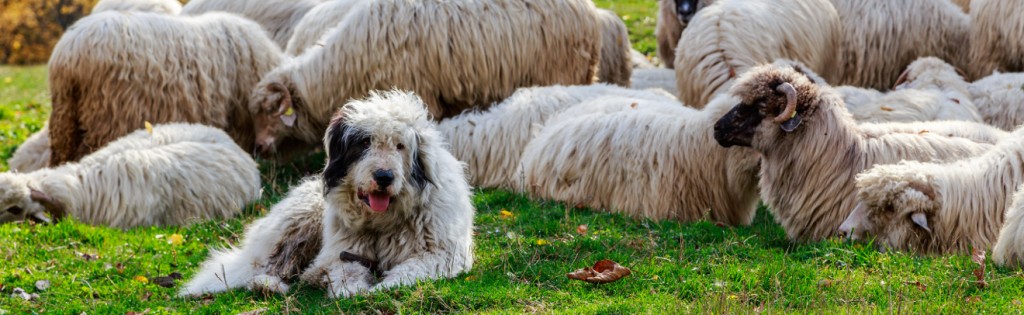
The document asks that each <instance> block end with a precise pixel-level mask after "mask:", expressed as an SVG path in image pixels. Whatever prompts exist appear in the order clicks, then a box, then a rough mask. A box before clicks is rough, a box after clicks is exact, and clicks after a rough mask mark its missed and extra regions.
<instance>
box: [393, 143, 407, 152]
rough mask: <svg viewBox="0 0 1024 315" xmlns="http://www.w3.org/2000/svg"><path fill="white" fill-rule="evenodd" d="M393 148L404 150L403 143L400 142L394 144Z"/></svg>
mask: <svg viewBox="0 0 1024 315" xmlns="http://www.w3.org/2000/svg"><path fill="white" fill-rule="evenodd" d="M395 148H396V149H399V150H405V145H404V144H401V143H399V144H398V145H396V146H395Z"/></svg>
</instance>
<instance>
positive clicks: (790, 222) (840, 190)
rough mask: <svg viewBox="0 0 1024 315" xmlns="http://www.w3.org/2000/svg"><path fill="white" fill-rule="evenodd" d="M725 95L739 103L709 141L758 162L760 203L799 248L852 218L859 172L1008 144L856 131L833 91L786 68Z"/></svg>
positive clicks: (921, 127) (747, 79) (968, 131)
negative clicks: (749, 152) (743, 151)
mask: <svg viewBox="0 0 1024 315" xmlns="http://www.w3.org/2000/svg"><path fill="white" fill-rule="evenodd" d="M730 93H732V94H733V95H736V96H737V97H739V98H740V99H742V101H741V102H740V103H739V104H738V105H736V107H735V108H733V109H732V110H731V111H729V112H728V113H727V114H725V115H724V116H722V118H721V119H720V120H719V121H718V122H717V123H716V124H715V127H714V130H715V134H714V137H715V139H716V140H717V141H718V143H719V144H721V145H722V146H724V147H731V146H743V147H752V148H753V149H754V150H756V151H757V152H759V153H760V154H761V172H760V175H761V178H760V187H761V198H762V200H764V201H765V203H766V204H768V206H769V210H770V211H771V212H772V214H773V215H774V217H775V220H776V221H778V222H779V223H780V224H781V225H782V227H783V228H784V229H785V230H786V235H787V236H788V237H789V238H790V239H793V240H797V241H815V240H821V239H823V238H826V237H829V236H833V235H835V234H836V232H837V231H838V228H839V225H840V223H841V222H842V221H843V220H844V219H845V218H846V217H847V216H848V215H849V214H850V212H851V211H852V210H853V207H854V203H855V197H856V194H855V192H856V191H855V189H854V188H855V187H854V182H853V179H854V176H855V175H856V174H857V173H860V172H861V171H862V170H864V169H866V168H868V167H870V166H872V165H875V164H883V163H893V162H897V161H900V160H922V161H950V160H955V159H960V158H965V157H969V156H974V155H978V154H980V153H982V152H984V151H986V150H988V149H990V148H992V143H995V142H996V141H998V140H999V139H1002V138H1003V137H1005V133H1004V132H1002V131H1000V130H998V129H995V128H990V127H986V126H983V125H978V124H972V123H966V122H937V123H910V124H896V123H892V124H862V125H857V123H855V122H854V120H853V119H852V117H851V116H850V114H849V112H848V111H847V110H846V108H845V106H844V105H843V103H842V100H841V99H840V97H839V95H838V94H837V93H836V92H835V91H834V90H833V89H832V88H830V87H828V86H823V85H817V84H813V83H812V82H811V81H810V80H808V78H807V77H806V76H804V75H802V74H800V73H799V72H797V71H794V70H793V68H791V67H780V66H773V65H767V66H760V67H756V68H754V69H752V70H751V71H749V72H747V73H746V74H743V75H742V76H741V77H740V79H738V80H737V82H736V84H735V85H734V86H733V87H732V88H731V90H730Z"/></svg>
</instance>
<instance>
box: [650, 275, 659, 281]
mask: <svg viewBox="0 0 1024 315" xmlns="http://www.w3.org/2000/svg"><path fill="white" fill-rule="evenodd" d="M658 279H660V277H658V275H654V276H653V277H651V280H654V281H658Z"/></svg>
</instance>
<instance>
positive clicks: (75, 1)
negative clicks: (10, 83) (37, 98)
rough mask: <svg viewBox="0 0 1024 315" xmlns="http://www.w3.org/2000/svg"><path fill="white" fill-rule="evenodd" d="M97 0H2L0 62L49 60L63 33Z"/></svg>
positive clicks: (17, 62) (19, 62) (39, 61)
mask: <svg viewBox="0 0 1024 315" xmlns="http://www.w3.org/2000/svg"><path fill="white" fill-rule="evenodd" d="M96 2H97V0H0V4H2V5H0V63H6V64H31V63H41V62H46V60H47V59H49V58H50V51H51V50H53V46H54V45H55V44H57V40H59V39H60V35H61V34H64V30H65V29H67V28H68V27H69V26H71V24H72V23H74V22H75V21H76V20H78V19H79V18H81V17H83V16H85V15H86V14H88V13H89V11H90V10H92V7H93V6H94V5H95V4H96Z"/></svg>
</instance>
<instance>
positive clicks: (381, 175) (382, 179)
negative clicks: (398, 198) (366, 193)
mask: <svg viewBox="0 0 1024 315" xmlns="http://www.w3.org/2000/svg"><path fill="white" fill-rule="evenodd" d="M373 181H375V182H377V186H378V187H380V188H379V189H384V188H385V187H388V186H391V183H393V182H394V181H395V173H394V172H391V170H376V171H373Z"/></svg>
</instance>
